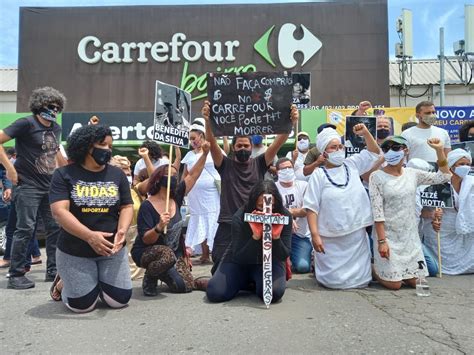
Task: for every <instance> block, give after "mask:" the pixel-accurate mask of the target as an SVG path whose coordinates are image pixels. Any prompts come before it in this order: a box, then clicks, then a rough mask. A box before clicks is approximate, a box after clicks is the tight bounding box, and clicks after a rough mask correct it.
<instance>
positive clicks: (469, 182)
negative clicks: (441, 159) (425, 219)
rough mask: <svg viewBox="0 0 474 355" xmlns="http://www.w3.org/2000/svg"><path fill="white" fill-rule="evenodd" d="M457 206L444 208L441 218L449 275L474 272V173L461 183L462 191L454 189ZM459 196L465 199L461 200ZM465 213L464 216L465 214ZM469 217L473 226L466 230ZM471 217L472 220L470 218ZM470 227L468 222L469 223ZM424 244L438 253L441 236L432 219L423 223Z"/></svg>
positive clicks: (445, 267) (443, 266)
mask: <svg viewBox="0 0 474 355" xmlns="http://www.w3.org/2000/svg"><path fill="white" fill-rule="evenodd" d="M453 194H454V205H455V206H456V209H457V210H458V211H459V212H458V211H456V209H454V208H445V209H443V217H442V219H441V229H440V231H439V233H440V243H441V247H440V250H441V271H442V272H443V274H447V275H460V274H472V273H474V231H473V229H474V228H473V227H474V218H473V217H472V216H469V214H470V213H473V211H474V177H472V176H466V177H465V178H464V179H463V181H462V183H461V190H460V191H459V195H458V194H457V193H456V191H454V190H453ZM460 197H461V199H462V200H465V201H466V203H465V204H461V206H462V209H461V208H460V203H459V201H460ZM463 217H465V218H463ZM463 219H464V220H466V223H470V227H471V228H466V229H467V230H466V233H464V231H463V229H465V228H463V226H462V223H461V224H460V223H459V222H460V221H461V222H462V221H463ZM467 220H469V222H467ZM467 227H469V226H467ZM423 235H424V244H425V245H426V247H428V249H430V250H431V252H432V253H433V255H435V256H436V257H438V237H437V233H436V232H435V231H434V230H433V228H432V226H431V223H424V226H423Z"/></svg>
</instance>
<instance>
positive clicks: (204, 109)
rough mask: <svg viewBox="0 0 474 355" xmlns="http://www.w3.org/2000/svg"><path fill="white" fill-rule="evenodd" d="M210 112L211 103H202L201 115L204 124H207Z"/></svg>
mask: <svg viewBox="0 0 474 355" xmlns="http://www.w3.org/2000/svg"><path fill="white" fill-rule="evenodd" d="M210 112H211V103H210V102H209V101H207V100H206V101H204V106H203V107H202V109H201V114H202V117H203V118H204V120H205V121H206V124H209V114H210Z"/></svg>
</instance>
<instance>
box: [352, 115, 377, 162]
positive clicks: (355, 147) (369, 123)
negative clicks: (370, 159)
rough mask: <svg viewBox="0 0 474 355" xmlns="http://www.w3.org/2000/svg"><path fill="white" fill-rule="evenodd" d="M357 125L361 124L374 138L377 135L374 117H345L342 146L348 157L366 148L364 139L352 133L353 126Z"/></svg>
mask: <svg viewBox="0 0 474 355" xmlns="http://www.w3.org/2000/svg"><path fill="white" fill-rule="evenodd" d="M359 123H363V124H364V125H365V126H366V127H367V129H368V130H369V132H370V134H372V136H373V137H374V138H375V137H376V134H377V118H376V117H375V116H347V117H346V135H345V140H344V145H345V146H346V156H348V157H349V156H351V155H354V154H357V153H360V152H361V151H362V150H363V149H365V147H366V146H367V145H366V143H365V139H364V137H360V136H358V135H357V134H355V133H354V126H355V125H357V124H359Z"/></svg>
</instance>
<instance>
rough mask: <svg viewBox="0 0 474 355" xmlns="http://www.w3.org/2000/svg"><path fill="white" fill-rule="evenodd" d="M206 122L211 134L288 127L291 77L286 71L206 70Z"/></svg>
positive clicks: (265, 131) (252, 132) (275, 130)
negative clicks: (209, 126) (223, 71)
mask: <svg viewBox="0 0 474 355" xmlns="http://www.w3.org/2000/svg"><path fill="white" fill-rule="evenodd" d="M207 87H208V97H209V99H210V101H211V113H210V122H211V127H212V131H213V132H214V135H215V136H249V135H269V134H278V133H288V132H290V131H291V120H290V106H291V102H292V90H293V80H292V78H291V74H289V73H264V72H252V73H243V74H241V75H236V74H229V73H228V74H223V73H209V74H208V76H207Z"/></svg>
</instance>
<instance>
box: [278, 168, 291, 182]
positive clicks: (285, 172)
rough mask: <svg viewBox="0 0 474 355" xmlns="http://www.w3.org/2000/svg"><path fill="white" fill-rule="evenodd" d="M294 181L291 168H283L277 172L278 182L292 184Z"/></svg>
mask: <svg viewBox="0 0 474 355" xmlns="http://www.w3.org/2000/svg"><path fill="white" fill-rule="evenodd" d="M294 180H295V170H294V169H292V168H285V169H281V170H278V181H281V182H292V181H294Z"/></svg>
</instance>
